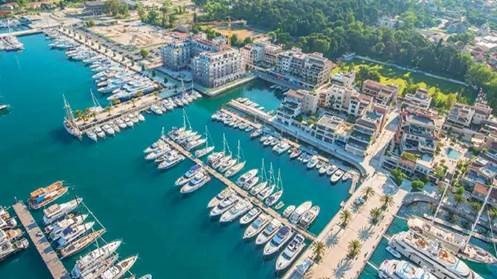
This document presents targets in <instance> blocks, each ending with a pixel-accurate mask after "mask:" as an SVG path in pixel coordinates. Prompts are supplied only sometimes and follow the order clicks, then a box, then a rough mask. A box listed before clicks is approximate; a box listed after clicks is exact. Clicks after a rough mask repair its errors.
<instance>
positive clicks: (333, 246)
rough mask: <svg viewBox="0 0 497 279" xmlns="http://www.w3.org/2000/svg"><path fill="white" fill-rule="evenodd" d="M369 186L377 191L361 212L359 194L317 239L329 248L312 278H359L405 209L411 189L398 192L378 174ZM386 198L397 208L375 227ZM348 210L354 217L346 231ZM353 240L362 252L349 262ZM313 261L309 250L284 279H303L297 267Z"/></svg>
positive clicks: (358, 193) (312, 271)
mask: <svg viewBox="0 0 497 279" xmlns="http://www.w3.org/2000/svg"><path fill="white" fill-rule="evenodd" d="M369 186H370V187H372V188H373V190H374V195H372V196H371V197H370V198H369V199H368V200H367V201H366V203H365V204H363V205H362V206H361V207H359V208H356V207H355V205H354V202H355V200H356V199H357V198H359V197H361V196H362V195H363V194H362V193H360V192H355V193H354V194H353V195H352V196H351V197H350V199H349V200H348V201H347V203H346V204H345V205H344V207H343V208H342V210H341V211H340V212H338V213H337V214H336V215H335V216H334V217H333V219H332V220H331V221H330V223H329V224H328V225H327V226H326V227H325V228H324V229H323V231H322V232H321V233H320V234H319V236H318V237H317V241H321V242H323V244H325V247H326V250H325V252H324V255H323V256H322V259H321V261H320V262H319V263H316V264H315V265H314V266H313V267H311V269H310V270H309V271H308V273H307V274H309V275H310V276H312V278H337V279H342V278H357V277H358V276H359V275H360V273H361V272H362V270H363V269H364V267H365V265H366V264H367V262H368V260H369V258H370V257H371V255H372V254H373V252H374V250H375V249H376V247H377V246H378V244H379V242H380V240H381V238H382V236H383V235H384V234H385V232H386V231H387V229H388V227H389V225H390V224H391V222H392V221H393V219H394V218H395V215H396V213H397V212H398V210H399V209H400V207H401V206H402V201H403V199H404V197H405V196H406V195H407V193H408V189H403V188H398V187H397V186H395V185H394V184H393V183H392V182H391V180H390V179H389V178H388V177H387V176H386V175H385V174H383V173H376V174H374V175H373V176H372V177H370V178H369V179H367V180H366V181H365V182H364V184H363V189H364V188H365V187H369ZM385 194H387V195H392V197H393V204H392V205H391V206H390V207H389V208H388V209H387V210H386V211H385V212H384V215H383V217H382V219H381V220H379V221H378V222H377V224H375V225H373V224H371V221H370V211H371V210H372V209H374V208H381V207H382V205H383V202H382V201H381V197H382V196H383V195H385ZM345 209H346V210H348V211H349V212H351V214H352V216H351V218H350V221H349V223H348V224H347V226H346V227H345V228H343V227H342V226H341V224H342V220H341V218H340V213H341V212H342V211H343V210H345ZM352 240H359V241H360V242H361V245H362V248H361V251H360V253H359V254H358V255H357V256H356V257H355V258H353V259H349V258H348V257H347V254H348V245H349V243H350V242H351V241H352ZM312 257H313V251H312V248H310V249H307V250H306V252H304V253H303V254H302V255H301V256H300V257H299V259H298V260H297V261H296V262H295V263H294V265H293V266H292V267H291V268H290V269H289V271H288V272H287V274H286V275H285V277H284V278H299V277H300V275H299V274H298V273H297V272H296V270H295V267H296V265H297V264H298V263H299V262H300V261H301V260H302V259H306V258H312Z"/></svg>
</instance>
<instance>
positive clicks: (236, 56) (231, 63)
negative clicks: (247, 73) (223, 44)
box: [192, 48, 244, 88]
mask: <svg viewBox="0 0 497 279" xmlns="http://www.w3.org/2000/svg"><path fill="white" fill-rule="evenodd" d="M192 74H193V80H194V81H195V82H198V83H199V84H201V85H202V86H205V87H209V88H212V87H218V86H221V85H224V84H226V83H228V82H231V81H234V80H236V79H238V78H240V77H241V76H242V75H243V74H244V69H243V68H242V57H241V55H240V52H239V51H238V50H237V49H233V48H226V49H223V50H220V51H217V52H207V51H205V52H201V53H200V54H199V55H198V56H196V57H194V58H193V60H192Z"/></svg>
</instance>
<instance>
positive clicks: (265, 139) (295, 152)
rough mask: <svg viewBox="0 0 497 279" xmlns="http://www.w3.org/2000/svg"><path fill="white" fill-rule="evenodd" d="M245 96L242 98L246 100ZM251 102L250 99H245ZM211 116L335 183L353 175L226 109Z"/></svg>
mask: <svg viewBox="0 0 497 279" xmlns="http://www.w3.org/2000/svg"><path fill="white" fill-rule="evenodd" d="M244 99H245V98H243V99H242V100H244ZM244 102H245V103H246V102H250V101H244ZM211 118H212V119H213V120H215V121H220V122H222V123H224V124H225V125H227V126H230V127H233V128H238V129H241V130H242V131H245V132H250V137H251V138H254V139H255V138H259V137H260V138H259V140H260V142H261V143H262V145H263V146H265V147H271V148H272V150H273V151H274V152H275V153H276V154H284V153H287V154H288V155H289V157H290V159H297V160H298V161H300V162H302V163H303V164H304V165H306V167H307V169H309V170H311V169H316V170H318V172H319V174H320V175H328V176H329V177H330V182H331V183H333V184H335V183H337V182H339V181H345V180H348V179H350V178H351V175H350V174H349V173H347V172H346V171H344V170H342V169H340V168H338V167H337V166H336V165H334V164H332V163H331V162H326V161H324V160H322V159H321V158H320V156H318V155H312V154H311V153H309V152H306V151H305V150H304V149H302V148H298V147H295V145H294V144H292V143H291V142H290V141H289V140H287V139H285V138H281V137H279V136H276V135H274V134H275V133H272V132H271V131H264V129H263V128H259V129H255V128H254V127H255V125H253V124H251V123H250V122H248V121H247V120H245V119H243V118H242V117H240V116H238V115H235V114H233V113H230V112H227V111H225V110H223V109H222V110H219V111H217V112H216V113H214V114H213V115H212V116H211Z"/></svg>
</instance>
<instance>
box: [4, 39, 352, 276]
mask: <svg viewBox="0 0 497 279" xmlns="http://www.w3.org/2000/svg"><path fill="white" fill-rule="evenodd" d="M20 40H21V41H22V42H23V43H24V45H25V49H24V50H23V51H21V52H8V53H5V52H1V53H0V103H8V104H10V106H11V108H10V111H9V113H7V114H3V115H1V116H0V205H5V206H7V205H11V204H12V203H13V202H14V201H15V199H16V198H17V199H24V200H25V199H26V198H27V197H28V195H29V193H30V192H31V191H32V190H34V189H35V188H36V187H39V186H45V185H47V184H49V183H51V182H53V181H55V180H64V181H65V182H66V184H68V185H70V186H71V190H70V194H67V195H66V196H64V197H63V198H61V199H60V200H59V201H60V202H63V201H67V200H69V199H71V198H74V196H73V195H74V194H77V195H79V196H81V197H83V198H84V201H85V203H86V204H87V205H88V207H89V208H90V209H91V210H92V211H93V213H94V214H95V215H96V216H97V217H98V219H99V221H100V222H101V223H102V224H103V225H104V226H105V227H106V229H107V232H106V234H105V235H104V238H105V239H106V240H107V241H111V240H114V239H123V240H124V244H123V245H122V246H121V247H120V249H119V254H120V256H121V258H123V257H126V256H131V255H134V254H138V255H139V260H138V261H137V263H136V264H135V266H134V267H133V269H132V270H133V271H134V272H135V273H136V274H138V275H142V274H145V273H151V274H152V275H153V276H154V278H274V277H275V276H276V274H275V273H274V264H275V257H271V258H264V257H263V255H262V249H261V247H256V246H255V244H254V242H253V241H244V240H242V235H243V230H244V227H242V226H240V225H239V224H238V222H233V223H231V224H228V225H221V224H219V222H218V221H217V220H213V219H210V218H209V214H208V213H209V211H208V210H207V208H206V205H207V203H208V201H209V200H210V199H211V198H212V197H213V196H214V195H216V194H217V193H218V192H219V191H221V190H222V189H223V187H224V186H223V185H222V184H221V183H220V182H219V181H217V180H216V179H212V180H211V182H210V183H208V184H206V185H205V186H204V187H203V188H202V189H200V190H198V191H196V192H195V193H193V194H191V195H188V196H183V195H181V194H180V193H179V191H178V189H177V188H176V187H175V186H174V181H175V180H176V178H178V177H179V176H181V175H182V174H183V173H184V172H185V171H186V170H188V168H190V167H191V166H192V163H191V162H190V161H188V160H185V161H184V162H182V163H180V164H179V165H177V166H175V167H174V168H172V169H170V170H168V171H162V172H161V171H158V170H157V169H156V166H155V165H154V164H153V163H151V162H149V161H145V160H144V158H143V155H144V154H143V150H144V149H145V148H146V147H147V146H148V145H150V144H151V143H152V142H154V141H155V140H157V139H158V137H159V136H160V132H161V127H162V126H164V127H165V128H166V130H168V129H169V128H171V127H172V126H180V125H182V123H183V120H182V115H183V113H182V111H181V110H180V109H176V110H175V111H172V112H167V113H166V114H165V115H163V116H156V115H152V114H145V117H146V121H145V122H143V123H139V124H137V125H135V127H134V128H131V129H125V130H124V131H121V133H119V134H117V135H116V136H115V137H107V138H106V139H104V140H100V141H99V142H98V143H93V142H91V141H90V140H89V139H84V140H83V141H79V140H77V139H76V138H73V137H72V136H70V135H69V134H68V133H67V132H66V131H65V130H64V128H63V126H62V121H63V118H64V110H63V99H62V95H65V97H66V98H67V100H68V101H69V102H70V104H71V105H72V107H73V109H74V110H77V109H84V108H86V107H89V106H91V105H92V102H91V96H90V89H93V91H94V92H96V91H95V89H96V88H95V85H94V82H93V81H92V79H91V75H92V72H91V71H90V69H89V68H88V67H85V66H84V65H83V63H80V62H74V61H69V60H68V59H67V58H66V56H65V54H64V52H63V51H60V50H51V49H50V48H49V47H48V43H49V41H48V40H47V39H45V37H44V36H43V35H32V36H25V37H21V38H20ZM269 87H270V84H268V83H266V82H263V81H259V80H256V81H253V82H250V83H247V84H245V85H243V86H240V87H237V88H235V89H232V90H229V91H227V92H225V93H224V94H223V95H222V96H219V97H214V98H202V99H200V100H198V101H196V102H194V103H193V104H191V105H189V106H188V107H187V108H186V112H187V115H188V118H189V120H190V122H191V125H192V127H193V128H194V129H196V130H198V131H199V132H203V131H204V129H205V127H206V126H207V128H208V130H209V134H210V135H211V138H210V140H211V141H212V142H214V143H215V144H216V146H217V147H218V150H220V149H221V148H222V135H223V133H225V134H226V138H227V139H228V143H229V146H230V148H231V151H232V152H233V154H236V153H237V148H236V146H237V141H238V140H240V145H241V154H242V158H244V159H245V160H247V166H246V167H245V170H249V169H251V168H258V167H260V165H261V159H262V158H264V159H265V164H266V167H268V166H269V164H270V163H272V164H273V167H274V169H275V170H278V169H280V170H281V177H282V180H283V185H284V194H283V198H282V200H283V201H284V202H285V204H286V205H290V204H295V205H298V204H300V203H302V202H304V201H307V200H311V201H312V202H313V203H315V204H318V205H319V206H321V213H320V215H319V217H318V218H317V220H316V222H315V223H314V224H313V225H312V227H311V228H310V230H311V231H312V232H314V233H316V234H317V233H319V231H320V230H321V229H322V228H323V227H324V226H325V225H326V223H328V222H329V220H330V219H331V217H332V216H333V215H334V214H335V213H336V212H337V211H338V210H339V208H340V203H341V202H342V201H343V200H344V199H346V198H347V197H348V189H349V187H350V182H345V183H343V182H340V183H338V184H335V185H332V184H330V182H329V179H328V178H327V177H326V176H319V174H318V173H317V171H316V170H312V171H309V170H307V169H306V167H305V166H304V165H303V164H302V163H300V162H298V161H297V160H290V159H289V158H288V156H287V155H282V156H278V155H276V154H275V153H274V152H272V151H271V149H270V148H264V147H263V146H262V144H260V142H259V141H257V140H251V139H250V137H249V136H248V134H247V133H245V132H242V131H239V130H234V129H233V128H229V127H227V126H224V125H222V124H221V123H217V122H213V121H212V120H211V118H210V117H211V115H212V113H214V112H215V111H217V110H218V109H219V108H220V107H221V106H222V105H223V104H226V103H227V102H228V101H229V100H230V99H233V98H237V97H247V98H249V99H251V100H253V101H255V102H257V103H259V104H260V105H262V106H264V107H265V108H266V109H268V110H272V109H275V108H277V106H278V105H279V103H280V101H281V100H280V98H281V96H280V94H276V93H275V92H274V91H272V90H271V89H270V88H269ZM99 98H100V99H101V101H102V103H105V96H99ZM241 173H243V172H241ZM35 217H36V218H39V217H40V213H39V212H36V214H35ZM88 250H89V249H87V250H86V251H88ZM86 251H85V252H86ZM80 255H81V254H80ZM75 258H77V257H73V258H72V259H68V260H65V261H64V263H65V264H66V267H67V268H68V269H70V268H72V264H73V262H74V260H75ZM0 278H16V279H28V278H29V279H37V278H49V274H48V272H47V271H46V268H45V266H44V265H43V263H42V261H41V259H40V257H39V255H38V254H37V252H36V249H35V248H34V246H33V245H31V246H30V248H29V249H28V250H27V251H22V252H20V253H19V254H16V255H14V256H12V257H10V258H9V259H7V260H6V261H4V262H2V263H1V264H0Z"/></svg>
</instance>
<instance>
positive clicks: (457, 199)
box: [454, 193, 464, 206]
mask: <svg viewBox="0 0 497 279" xmlns="http://www.w3.org/2000/svg"><path fill="white" fill-rule="evenodd" d="M454 201H455V202H456V205H457V206H459V205H460V204H461V203H463V202H464V194H460V193H456V194H455V195H454Z"/></svg>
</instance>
